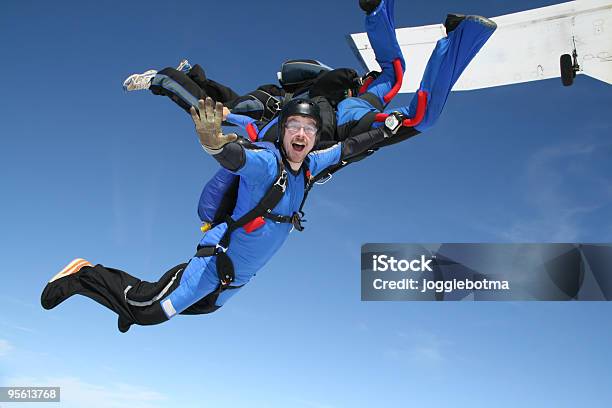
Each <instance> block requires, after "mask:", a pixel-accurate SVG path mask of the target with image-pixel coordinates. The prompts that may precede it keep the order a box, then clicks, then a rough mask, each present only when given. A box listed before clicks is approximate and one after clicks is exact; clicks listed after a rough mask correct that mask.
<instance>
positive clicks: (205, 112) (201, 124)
mask: <svg viewBox="0 0 612 408" xmlns="http://www.w3.org/2000/svg"><path fill="white" fill-rule="evenodd" d="M198 107H199V109H200V112H199V114H198V111H197V110H196V108H195V107H193V106H192V107H191V109H190V110H189V112H190V113H191V119H193V123H194V125H195V128H196V132H197V134H198V137H199V138H200V143H201V144H202V146H204V147H206V148H209V149H212V150H218V149H221V148H222V147H223V146H225V145H226V144H228V143H231V142H233V141H235V140H236V139H237V138H238V136H237V135H236V134H235V133H230V134H228V135H224V134H223V132H222V130H221V122H222V121H223V104H222V103H221V102H217V103H216V105H214V106H213V100H212V99H211V98H210V97H208V98H206V101H203V100H202V99H200V100H199V101H198Z"/></svg>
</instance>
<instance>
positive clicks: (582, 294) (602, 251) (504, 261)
mask: <svg viewBox="0 0 612 408" xmlns="http://www.w3.org/2000/svg"><path fill="white" fill-rule="evenodd" d="M361 300H366V301H371V300H387V301H388V300H393V301H406V300H612V244H577V243H568V244H365V245H363V246H362V248H361Z"/></svg>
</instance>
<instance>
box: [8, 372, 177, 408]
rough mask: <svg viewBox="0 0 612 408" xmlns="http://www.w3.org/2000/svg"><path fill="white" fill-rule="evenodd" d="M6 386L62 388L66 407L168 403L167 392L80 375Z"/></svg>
mask: <svg viewBox="0 0 612 408" xmlns="http://www.w3.org/2000/svg"><path fill="white" fill-rule="evenodd" d="M5 383H6V385H19V386H24V385H27V386H47V387H60V390H61V391H60V396H61V397H60V398H61V405H62V407H64V408H82V407H88V408H158V407H166V406H168V398H167V396H166V395H164V394H162V393H160V392H158V391H156V390H153V389H150V388H146V387H142V386H137V385H131V384H125V383H110V384H92V383H89V382H86V381H83V380H82V379H80V378H76V377H45V378H33V377H14V378H9V379H6V380H5Z"/></svg>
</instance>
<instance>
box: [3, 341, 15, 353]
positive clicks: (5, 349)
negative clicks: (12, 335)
mask: <svg viewBox="0 0 612 408" xmlns="http://www.w3.org/2000/svg"><path fill="white" fill-rule="evenodd" d="M13 349H14V347H13V345H12V344H11V343H9V342H8V341H7V340H4V339H0V357H4V356H6V355H8V354H9V353H10V352H11V351H13Z"/></svg>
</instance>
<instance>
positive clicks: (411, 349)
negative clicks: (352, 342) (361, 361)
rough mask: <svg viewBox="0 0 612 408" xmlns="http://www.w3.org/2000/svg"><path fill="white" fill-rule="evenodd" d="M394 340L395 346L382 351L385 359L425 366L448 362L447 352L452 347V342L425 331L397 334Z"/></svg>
mask: <svg viewBox="0 0 612 408" xmlns="http://www.w3.org/2000/svg"><path fill="white" fill-rule="evenodd" d="M396 339H397V344H396V345H394V346H391V347H389V348H387V349H385V350H384V352H383V356H384V357H385V358H387V359H391V360H402V359H406V360H412V361H413V362H419V363H425V364H432V363H442V362H444V361H446V360H448V357H447V356H448V353H447V350H448V348H450V347H451V346H452V342H450V341H448V340H446V339H444V338H442V337H440V336H439V335H437V334H435V333H433V332H430V331H426V330H415V331H413V332H410V333H398V335H397V338H396Z"/></svg>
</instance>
